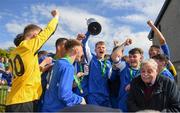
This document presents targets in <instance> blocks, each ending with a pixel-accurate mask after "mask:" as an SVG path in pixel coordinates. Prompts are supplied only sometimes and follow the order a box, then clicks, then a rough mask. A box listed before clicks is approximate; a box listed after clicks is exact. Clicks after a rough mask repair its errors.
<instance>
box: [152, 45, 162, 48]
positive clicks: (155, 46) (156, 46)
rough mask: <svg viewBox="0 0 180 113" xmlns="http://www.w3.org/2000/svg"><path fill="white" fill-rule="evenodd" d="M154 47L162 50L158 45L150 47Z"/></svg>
mask: <svg viewBox="0 0 180 113" xmlns="http://www.w3.org/2000/svg"><path fill="white" fill-rule="evenodd" d="M152 47H154V48H157V49H160V46H158V45H152V46H150V48H152Z"/></svg>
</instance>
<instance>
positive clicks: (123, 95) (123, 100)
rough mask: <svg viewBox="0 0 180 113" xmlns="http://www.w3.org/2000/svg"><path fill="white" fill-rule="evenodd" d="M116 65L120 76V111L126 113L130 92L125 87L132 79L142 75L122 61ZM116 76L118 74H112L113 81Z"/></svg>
mask: <svg viewBox="0 0 180 113" xmlns="http://www.w3.org/2000/svg"><path fill="white" fill-rule="evenodd" d="M115 65H116V67H117V68H118V69H119V72H118V76H120V77H119V79H120V86H119V97H118V103H119V109H121V110H122V111H124V112H127V96H128V92H127V91H125V87H126V86H127V85H128V84H130V82H131V81H132V79H134V78H135V77H137V76H139V75H140V71H139V69H134V68H131V67H130V65H129V64H128V63H127V62H125V61H122V60H120V62H119V63H118V64H115ZM113 71H115V70H113ZM115 75H116V74H112V76H111V77H110V79H111V80H113V79H114V78H115V77H114V76H115Z"/></svg>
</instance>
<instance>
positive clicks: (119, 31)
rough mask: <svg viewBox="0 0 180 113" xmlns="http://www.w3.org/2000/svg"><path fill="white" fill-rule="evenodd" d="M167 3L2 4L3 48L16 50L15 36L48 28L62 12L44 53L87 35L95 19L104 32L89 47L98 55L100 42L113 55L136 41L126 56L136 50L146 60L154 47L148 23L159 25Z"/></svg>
mask: <svg viewBox="0 0 180 113" xmlns="http://www.w3.org/2000/svg"><path fill="white" fill-rule="evenodd" d="M164 1H165V0H1V3H0V48H3V49H7V48H8V47H10V46H14V44H13V40H14V38H15V36H16V35H17V34H19V33H22V32H23V29H24V27H25V26H27V25H28V24H37V25H39V26H40V27H42V28H44V27H45V26H46V25H47V23H48V22H49V21H50V19H51V18H52V16H51V14H50V12H51V10H53V9H58V10H59V12H60V19H59V25H58V27H57V30H56V32H55V34H54V35H53V36H52V37H51V38H50V39H49V40H48V41H47V42H46V44H45V45H44V46H43V47H42V49H41V50H47V51H49V52H55V41H56V40H57V39H58V38H60V37H68V38H76V36H77V34H78V33H86V32H87V27H88V25H87V19H89V18H94V19H95V20H96V21H97V22H99V23H100V24H101V26H102V31H101V33H100V34H98V35H96V36H91V37H90V39H89V46H90V48H91V51H92V52H94V46H95V43H96V42H97V41H101V40H103V41H105V43H106V46H107V53H111V51H112V48H113V41H114V40H117V41H120V42H124V41H125V40H126V39H127V38H132V40H133V44H132V45H130V46H128V47H126V48H125V55H127V54H128V51H129V50H130V49H132V48H134V47H140V48H142V49H143V50H144V53H145V58H147V57H148V54H147V53H148V49H149V47H150V45H151V44H152V42H151V41H149V39H148V38H147V36H148V34H149V32H150V28H149V27H148V25H147V24H146V22H147V20H153V21H155V20H156V18H157V16H158V14H159V12H160V9H161V7H162V6H163V3H164Z"/></svg>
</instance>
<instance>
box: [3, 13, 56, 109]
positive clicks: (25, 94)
mask: <svg viewBox="0 0 180 113" xmlns="http://www.w3.org/2000/svg"><path fill="white" fill-rule="evenodd" d="M51 14H52V16H53V19H52V20H51V21H50V22H49V24H48V25H47V27H46V28H45V29H43V30H42V29H41V28H40V27H38V26H37V25H33V24H30V25H28V26H27V27H25V29H24V32H23V34H22V35H21V38H20V40H18V41H17V40H15V42H16V43H15V44H17V48H16V49H15V50H14V51H12V53H11V56H10V65H11V70H12V73H13V81H12V89H11V92H10V93H9V94H8V96H7V101H6V111H7V112H33V111H36V107H37V105H36V104H37V100H38V99H39V97H40V96H41V92H42V88H41V72H40V69H39V64H38V56H37V52H38V50H39V49H40V48H41V46H43V44H44V43H45V42H46V41H47V40H48V39H49V38H50V36H51V35H52V34H53V33H54V32H55V30H56V27H57V24H58V19H59V12H58V11H57V10H53V11H52V12H51Z"/></svg>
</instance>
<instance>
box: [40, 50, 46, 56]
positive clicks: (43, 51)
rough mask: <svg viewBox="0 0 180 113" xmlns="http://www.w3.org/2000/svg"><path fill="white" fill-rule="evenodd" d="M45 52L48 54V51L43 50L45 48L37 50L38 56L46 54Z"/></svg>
mask: <svg viewBox="0 0 180 113" xmlns="http://www.w3.org/2000/svg"><path fill="white" fill-rule="evenodd" d="M46 54H48V52H47V51H45V50H42V51H39V52H38V56H40V55H46Z"/></svg>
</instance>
